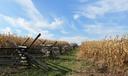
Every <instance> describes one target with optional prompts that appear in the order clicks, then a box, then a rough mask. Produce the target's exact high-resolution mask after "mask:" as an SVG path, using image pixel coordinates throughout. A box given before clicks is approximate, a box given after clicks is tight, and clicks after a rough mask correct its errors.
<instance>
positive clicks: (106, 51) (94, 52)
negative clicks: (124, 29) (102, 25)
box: [77, 36, 128, 76]
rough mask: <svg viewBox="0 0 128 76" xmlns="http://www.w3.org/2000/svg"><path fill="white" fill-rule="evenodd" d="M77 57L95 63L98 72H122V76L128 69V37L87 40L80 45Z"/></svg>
mask: <svg viewBox="0 0 128 76" xmlns="http://www.w3.org/2000/svg"><path fill="white" fill-rule="evenodd" d="M77 58H78V59H81V60H82V59H84V60H89V61H91V62H92V63H94V67H95V69H96V71H97V72H98V71H99V72H101V73H103V72H105V73H106V72H111V73H113V74H115V75H116V74H118V73H121V76H125V75H126V73H127V70H128V37H127V36H123V37H119V36H116V37H115V38H114V39H104V40H100V41H86V42H84V43H83V44H82V45H81V46H80V51H79V52H78V53H77ZM106 76H109V75H106ZM110 76H111V74H110ZM126 76H127V75H126Z"/></svg>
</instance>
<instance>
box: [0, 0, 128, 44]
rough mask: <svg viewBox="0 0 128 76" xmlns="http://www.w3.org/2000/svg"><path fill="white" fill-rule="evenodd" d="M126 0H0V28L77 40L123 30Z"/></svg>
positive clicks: (127, 10)
mask: <svg viewBox="0 0 128 76" xmlns="http://www.w3.org/2000/svg"><path fill="white" fill-rule="evenodd" d="M127 20H128V0H0V32H1V33H8V32H10V33H12V34H17V35H20V36H25V35H27V36H32V37H34V36H36V34H38V33H39V32H40V33H42V38H45V39H53V40H66V41H69V42H76V43H80V42H83V41H86V40H94V39H96V40H97V39H102V38H104V37H105V36H109V35H116V34H125V33H127V32H128V31H127V29H128V21H127Z"/></svg>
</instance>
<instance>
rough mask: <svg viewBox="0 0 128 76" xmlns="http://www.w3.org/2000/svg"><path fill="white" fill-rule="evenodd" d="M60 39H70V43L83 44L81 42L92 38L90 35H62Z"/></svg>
mask: <svg viewBox="0 0 128 76" xmlns="http://www.w3.org/2000/svg"><path fill="white" fill-rule="evenodd" d="M59 40H64V41H68V42H70V43H78V44H81V42H84V41H85V40H91V39H89V38H88V37H85V36H79V35H76V36H72V37H62V38H60V39H59Z"/></svg>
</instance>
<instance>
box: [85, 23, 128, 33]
mask: <svg viewBox="0 0 128 76" xmlns="http://www.w3.org/2000/svg"><path fill="white" fill-rule="evenodd" d="M84 27H85V31H86V32H87V33H90V34H98V35H103V36H105V35H110V34H123V33H126V32H128V31H127V29H128V27H127V26H119V25H106V24H101V23H97V24H93V25H85V26H84Z"/></svg>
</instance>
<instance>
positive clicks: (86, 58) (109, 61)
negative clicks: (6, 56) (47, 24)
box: [0, 35, 128, 76]
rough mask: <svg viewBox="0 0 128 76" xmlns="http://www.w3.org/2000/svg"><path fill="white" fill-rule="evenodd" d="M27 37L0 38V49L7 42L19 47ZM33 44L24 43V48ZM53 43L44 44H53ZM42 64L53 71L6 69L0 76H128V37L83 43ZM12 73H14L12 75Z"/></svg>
mask: <svg viewBox="0 0 128 76" xmlns="http://www.w3.org/2000/svg"><path fill="white" fill-rule="evenodd" d="M26 39H27V37H17V36H12V35H1V36H0V40H1V41H0V43H1V47H13V46H11V45H12V44H11V45H8V44H9V43H8V40H10V41H11V42H13V43H14V44H18V45H22V43H23V42H24V41H25V40H26ZM32 41H33V39H32V38H30V41H29V42H27V43H26V45H27V46H29V45H30V44H31V42H32ZM41 41H44V40H43V39H39V40H37V42H36V43H34V45H33V47H37V46H39V45H40V46H41V45H42V44H41ZM54 42H55V41H50V40H48V42H47V43H46V45H48V44H53V43H54ZM60 45H61V46H64V45H70V44H69V43H68V42H65V41H59V42H58V44H57V45H56V46H60ZM37 60H38V61H40V63H41V64H44V63H46V64H47V65H48V66H52V68H54V69H51V70H49V71H47V72H45V71H44V70H42V69H39V68H35V67H31V68H29V69H15V68H11V67H10V66H8V67H6V69H4V70H3V71H2V72H0V75H1V76H42V75H43V76H128V37H127V35H125V36H115V37H113V38H108V39H107V38H106V39H103V40H97V41H86V42H83V43H82V44H81V45H80V46H79V47H78V48H76V49H71V50H68V52H65V53H63V54H62V55H59V56H57V58H47V57H45V58H37ZM12 69H13V71H12Z"/></svg>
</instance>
